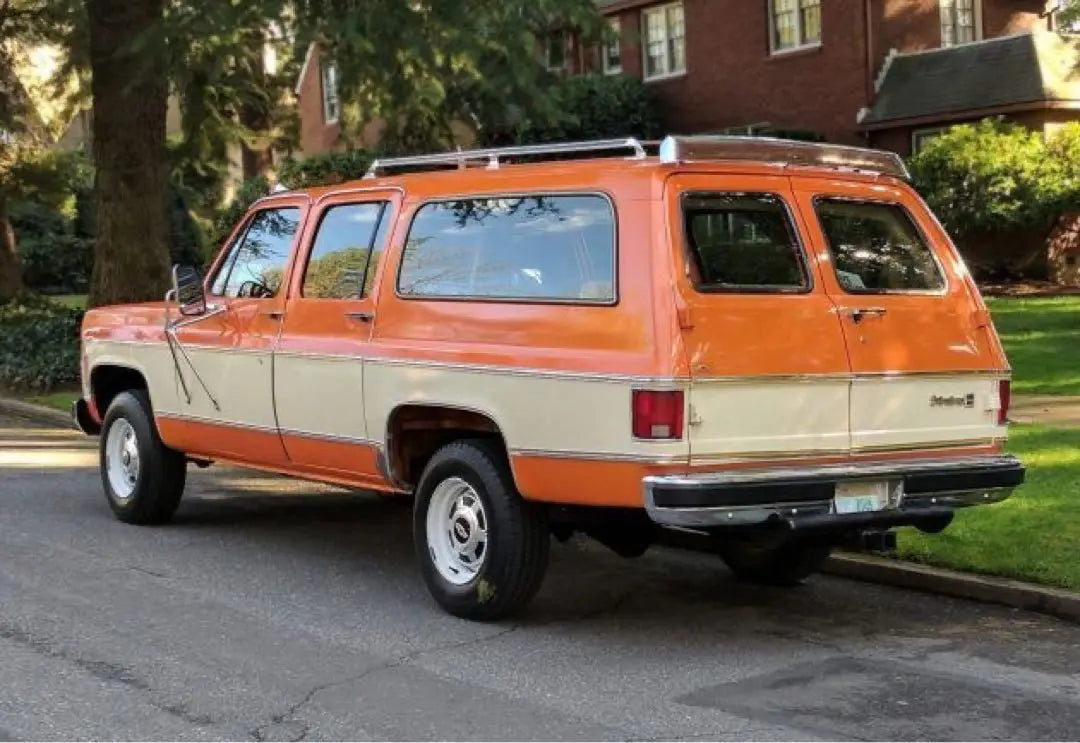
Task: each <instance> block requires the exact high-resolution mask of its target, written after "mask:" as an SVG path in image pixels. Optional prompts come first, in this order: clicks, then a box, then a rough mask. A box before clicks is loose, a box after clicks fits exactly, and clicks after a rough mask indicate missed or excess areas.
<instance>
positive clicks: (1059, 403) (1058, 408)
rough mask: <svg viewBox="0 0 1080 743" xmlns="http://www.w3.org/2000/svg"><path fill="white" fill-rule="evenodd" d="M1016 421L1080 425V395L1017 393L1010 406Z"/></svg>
mask: <svg viewBox="0 0 1080 743" xmlns="http://www.w3.org/2000/svg"><path fill="white" fill-rule="evenodd" d="M1009 419H1010V420H1012V421H1014V422H1016V423H1040V424H1044V425H1048V426H1080V397H1072V396H1069V395H1017V396H1015V397H1013V400H1012V405H1011V406H1010V408H1009Z"/></svg>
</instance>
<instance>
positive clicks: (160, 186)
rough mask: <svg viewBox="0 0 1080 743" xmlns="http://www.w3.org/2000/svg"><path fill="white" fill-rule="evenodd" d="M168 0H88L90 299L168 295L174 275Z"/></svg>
mask: <svg viewBox="0 0 1080 743" xmlns="http://www.w3.org/2000/svg"><path fill="white" fill-rule="evenodd" d="M163 8H164V0H86V10H87V16H88V18H89V25H90V69H91V73H92V76H93V80H92V83H91V91H92V93H93V97H94V108H93V153H94V166H95V170H96V172H95V178H94V197H95V202H96V204H97V244H96V245H95V248H94V270H93V274H92V276H91V280H90V299H89V302H88V304H89V305H90V306H91V307H96V306H100V305H104V304H120V303H124V302H140V301H145V300H150V299H161V298H162V296H163V295H164V292H165V289H166V288H167V285H168V281H169V250H168V241H167V235H168V219H167V217H166V185H167V180H168V163H167V160H166V150H165V114H166V107H167V105H168V80H167V78H166V71H165V45H164V39H163V38H162V12H163Z"/></svg>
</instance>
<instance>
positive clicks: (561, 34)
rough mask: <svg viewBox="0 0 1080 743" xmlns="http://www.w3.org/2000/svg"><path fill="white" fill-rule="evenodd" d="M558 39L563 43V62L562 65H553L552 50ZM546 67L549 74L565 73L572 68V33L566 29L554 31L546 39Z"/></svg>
mask: <svg viewBox="0 0 1080 743" xmlns="http://www.w3.org/2000/svg"><path fill="white" fill-rule="evenodd" d="M556 39H558V40H561V41H562V50H563V60H562V64H560V65H553V64H551V48H552V44H553V43H554V42H555V41H556ZM544 66H545V67H546V68H547V70H548V72H565V71H566V69H567V68H568V67H569V66H570V33H569V32H568V31H566V30H565V29H564V30H560V31H553V32H552V33H551V34H549V35H548V36H547V37H546V38H545V39H544Z"/></svg>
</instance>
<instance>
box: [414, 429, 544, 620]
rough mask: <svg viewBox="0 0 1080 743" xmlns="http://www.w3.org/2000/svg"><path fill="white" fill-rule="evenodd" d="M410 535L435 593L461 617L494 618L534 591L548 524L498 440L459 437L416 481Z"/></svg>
mask: <svg viewBox="0 0 1080 743" xmlns="http://www.w3.org/2000/svg"><path fill="white" fill-rule="evenodd" d="M413 540H414V542H415V544H416V552H417V557H418V559H419V560H420V569H421V572H422V574H423V577H424V582H425V583H426V584H427V587H428V590H429V591H430V592H431V594H432V596H433V597H434V598H435V600H436V601H437V602H438V603H439V605H440V606H442V607H443V609H445V610H446V611H448V612H449V613H451V614H453V615H454V616H458V617H462V618H465V619H479V620H495V619H500V618H502V617H504V616H507V615H508V614H511V613H513V612H515V611H516V610H518V609H520V608H521V607H523V606H524V605H525V604H526V603H528V601H529V599H531V598H532V597H533V595H534V594H535V593H536V592H537V590H539V588H540V584H541V582H542V581H543V579H544V573H545V572H546V570H547V564H548V549H549V546H550V531H549V529H548V525H547V520H546V518H545V514H544V511H543V510H542V508H541V507H539V506H537V505H535V504H533V503H529V502H527V501H525V500H523V499H522V498H521V496H520V495H519V494H518V492H517V490H516V489H515V487H514V483H513V478H512V477H511V475H510V466H509V463H508V462H507V461H506V456H505V454H503V453H502V451H501V450H500V449H499V447H497V446H495V445H493V444H492V443H490V442H487V441H482V440H470V441H456V442H454V443H451V444H448V445H446V446H444V447H443V448H442V449H440V450H439V451H437V452H436V453H435V455H434V456H433V457H432V458H431V461H430V462H429V463H428V465H427V467H426V468H425V470H424V474H423V476H422V477H421V479H420V485H419V487H418V488H417V492H416V499H415V506H414V511H413Z"/></svg>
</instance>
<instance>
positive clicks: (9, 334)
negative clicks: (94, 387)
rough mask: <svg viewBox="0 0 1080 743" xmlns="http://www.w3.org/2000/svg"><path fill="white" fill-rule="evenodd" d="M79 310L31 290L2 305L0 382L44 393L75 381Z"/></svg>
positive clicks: (80, 317)
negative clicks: (33, 292) (35, 293)
mask: <svg viewBox="0 0 1080 743" xmlns="http://www.w3.org/2000/svg"><path fill="white" fill-rule="evenodd" d="M82 316H83V310H79V309H71V308H67V307H62V306H60V305H58V304H55V303H53V302H50V301H49V300H46V299H43V298H41V297H35V296H32V295H26V296H22V297H18V298H16V299H14V300H12V301H10V302H8V303H7V304H5V305H3V306H0V387H2V388H4V389H6V390H12V391H25V392H36V393H45V392H51V391H53V390H56V389H59V388H62V387H70V386H73V385H75V384H77V383H78V381H79V327H80V324H81V323H82Z"/></svg>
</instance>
